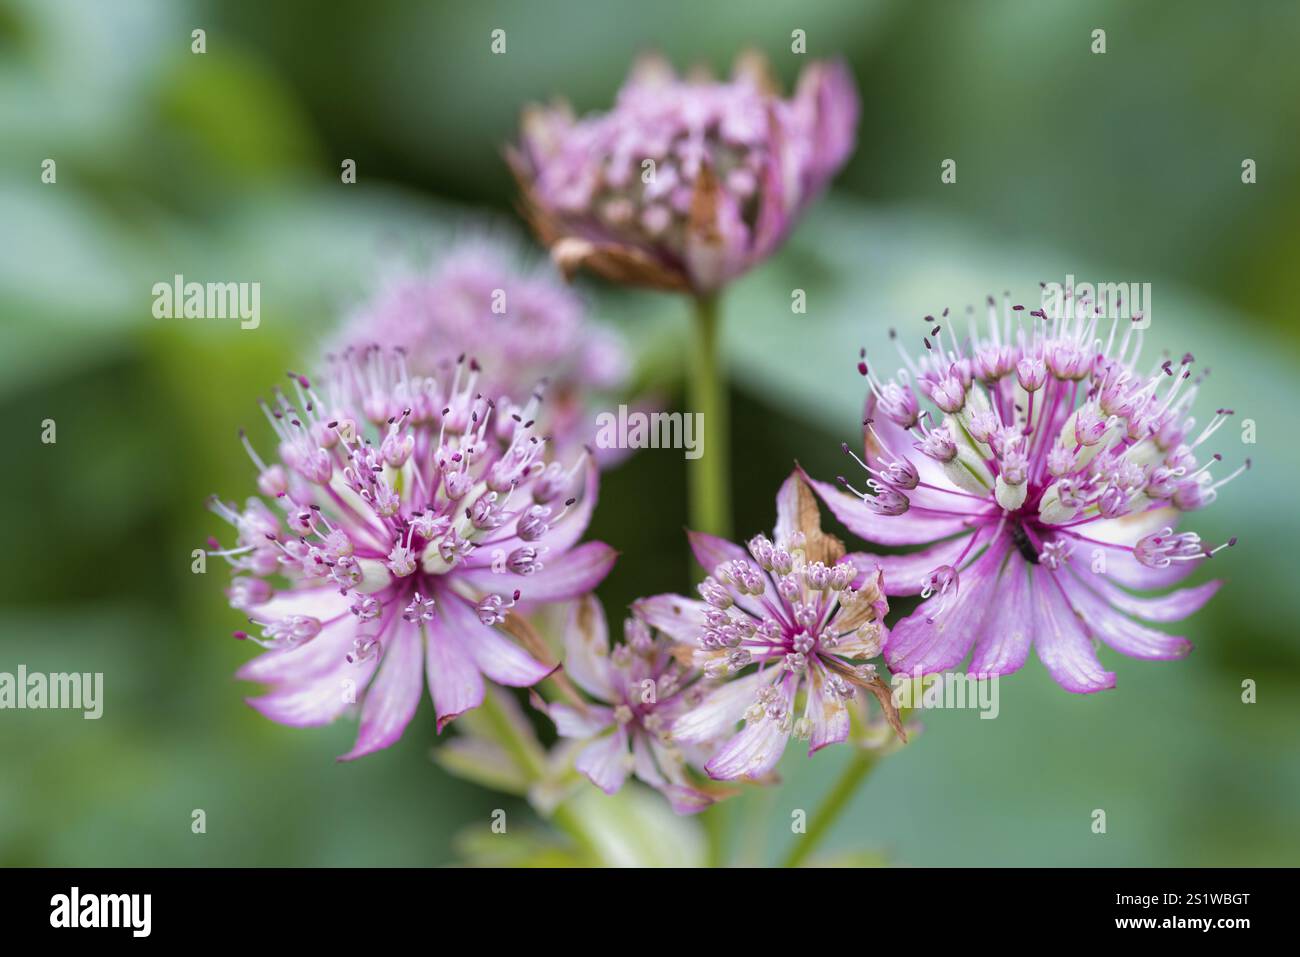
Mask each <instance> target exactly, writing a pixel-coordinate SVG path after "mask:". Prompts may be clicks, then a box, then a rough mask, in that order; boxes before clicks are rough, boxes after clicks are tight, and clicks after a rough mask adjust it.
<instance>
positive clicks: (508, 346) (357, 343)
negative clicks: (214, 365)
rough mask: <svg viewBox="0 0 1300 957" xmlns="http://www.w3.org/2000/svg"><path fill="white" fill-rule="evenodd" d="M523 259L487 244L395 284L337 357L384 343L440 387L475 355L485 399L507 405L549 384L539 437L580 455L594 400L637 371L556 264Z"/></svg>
mask: <svg viewBox="0 0 1300 957" xmlns="http://www.w3.org/2000/svg"><path fill="white" fill-rule="evenodd" d="M518 258H519V257H518V256H517V255H516V254H514V253H513V251H512V250H510V249H509V247H508V246H507V245H506V244H505V243H502V242H495V241H491V240H488V239H486V238H484V239H477V240H473V241H471V242H468V243H466V244H462V245H460V246H459V247H457V248H456V249H454V250H453V251H451V252H449V253H448V254H447V255H446V256H445V257H444V258H442V259H441V260H440V261H439V263H438V264H437V266H436V267H435V268H434V269H432V270H431V271H430V272H428V273H411V274H407V275H401V276H399V277H397V278H395V279H393V280H392V281H390V282H389V283H388V284H387V286H386V287H385V288H383V289H382V290H381V291H380V293H379V294H378V295H377V296H376V297H375V298H374V299H373V300H372V301H370V302H368V303H366V304H364V305H363V306H362V307H361V308H360V309H358V310H357V312H356V313H355V315H354V316H353V317H352V319H351V321H350V322H349V323H348V324H347V325H346V326H345V327H344V329H343V330H342V332H341V333H340V334H339V336H338V337H337V338H336V343H335V347H334V351H341V350H343V349H345V348H348V347H352V348H354V349H364V348H365V347H367V346H369V345H371V344H373V343H383V344H384V345H385V346H386V347H389V348H401V349H403V350H404V351H405V354H406V367H407V369H408V370H409V371H410V372H412V373H413V374H417V375H426V376H427V375H432V376H440V377H445V376H449V375H452V374H454V371H455V366H456V362H457V359H458V358H459V357H460V356H462V355H465V354H469V355H472V356H474V357H476V358H477V359H478V360H479V362H480V363H481V365H482V369H481V373H480V376H479V380H478V389H479V391H480V392H482V393H483V394H484V395H485V396H487V397H489V398H491V399H493V400H495V401H497V402H498V403H501V402H503V401H509V400H510V399H511V398H514V399H515V400H519V399H522V398H526V396H527V389H528V388H531V386H532V385H533V384H534V383H538V382H543V381H544V382H545V383H546V390H545V391H546V402H545V404H544V405H543V406H542V408H541V410H540V416H541V418H540V420H539V421H540V425H539V426H538V427H537V431H538V434H542V435H549V436H551V437H552V439H553V440H554V441H555V443H556V444H557V446H558V447H559V448H560V449H561V450H562V451H576V450H577V449H578V448H579V447H580V446H582V445H583V444H584V443H590V441H591V436H592V434H593V433H594V431H595V429H594V424H593V421H592V416H591V415H590V414H589V410H588V408H587V400H588V398H589V397H590V396H591V395H592V394H593V393H596V392H601V391H607V390H617V389H620V388H621V387H622V386H623V385H624V384H625V383H626V381H627V378H628V375H629V373H630V371H631V362H630V360H629V358H628V356H627V353H626V350H625V348H624V344H623V341H622V339H621V338H620V337H618V336H617V335H615V334H614V333H613V332H611V331H609V330H608V329H605V328H603V327H601V326H598V325H596V324H595V323H592V322H590V321H589V320H588V318H587V315H586V309H585V307H584V305H583V302H582V299H581V298H580V297H579V296H578V295H577V293H575V292H574V291H573V290H572V289H571V288H570V287H569V286H567V285H566V284H565V283H564V282H563V281H562V279H561V277H560V276H559V275H558V274H557V273H556V272H555V271H554V268H553V267H551V266H550V264H549V263H544V264H543V266H542V267H541V268H533V269H525V268H522V267H520V266H519V265H517V264H516V263H517V260H518ZM521 383H524V384H525V385H524V386H523V388H524V390H525V392H524V394H523V395H522V396H520V395H518V394H517V393H518V392H519V390H520V388H521V385H520V384H521Z"/></svg>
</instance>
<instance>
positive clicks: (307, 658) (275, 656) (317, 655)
mask: <svg viewBox="0 0 1300 957" xmlns="http://www.w3.org/2000/svg"><path fill="white" fill-rule="evenodd" d="M356 634H357V619H356V618H355V617H354V616H352V615H347V616H346V617H344V618H340V619H338V620H337V621H334V622H332V623H331V624H329V625H326V626H325V627H324V628H322V629H321V632H320V634H318V635H317V636H316V637H315V638H313V639H311V641H308V642H307V643H306V644H302V645H298V646H297V647H296V648H283V649H276V650H274V651H267V652H264V653H262V654H260V655H258V656H257V657H256V658H251V659H249V660H248V661H246V662H244V663H243V664H242V665H240V667H239V670H238V671H236V672H235V676H236V677H237V678H242V679H243V680H244V681H261V682H264V683H266V684H275V683H278V682H288V681H302V680H304V679H306V678H310V677H313V676H315V675H320V674H323V673H325V672H329V671H333V670H334V669H335V668H337V667H338V665H339V662H341V661H343V659H344V657H345V656H346V655H347V653H348V652H349V651H350V650H351V649H352V642H353V639H355V638H356Z"/></svg>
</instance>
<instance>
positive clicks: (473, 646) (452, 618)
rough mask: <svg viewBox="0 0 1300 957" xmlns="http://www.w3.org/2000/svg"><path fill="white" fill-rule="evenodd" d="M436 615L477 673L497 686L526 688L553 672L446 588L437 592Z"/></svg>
mask: <svg viewBox="0 0 1300 957" xmlns="http://www.w3.org/2000/svg"><path fill="white" fill-rule="evenodd" d="M438 596H439V601H438V609H437V615H438V616H439V617H441V618H442V620H443V621H444V622H446V627H447V630H448V631H449V632H451V633H452V634H454V635H455V636H456V638H457V640H458V641H459V642H460V646H461V647H462V648H464V649H465V650H466V651H467V652H469V655H470V657H471V658H473V659H474V664H475V665H476V666H477V667H478V670H479V671H481V672H483V674H485V675H487V676H488V677H489V678H491V679H492V680H493V681H495V682H496V683H497V684H499V685H509V686H510V687H514V688H522V687H527V686H529V685H534V684H536V683H537V682H539V681H541V680H542V679H543V678H545V677H546V676H547V675H549V674H550V673H551V672H553V671H554V670H555V668H554V667H553V666H551V665H544V664H542V663H541V662H540V661H538V660H537V659H536V658H534V657H532V656H531V655H530V654H528V652H526V651H524V650H523V649H522V648H520V647H519V646H518V645H516V644H515V643H514V642H513V641H511V640H510V639H509V638H507V637H506V636H505V635H503V634H501V632H499V631H497V630H496V629H495V628H493V627H491V626H489V625H485V624H483V622H481V621H479V619H478V614H477V612H475V611H474V609H473V608H471V607H470V606H469V603H468V602H467V601H465V599H463V598H461V597H460V596H459V595H457V594H455V593H454V592H452V591H451V590H450V589H449V588H443V589H441V590H440V591H439V593H438Z"/></svg>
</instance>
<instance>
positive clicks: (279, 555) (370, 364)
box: [210, 347, 614, 758]
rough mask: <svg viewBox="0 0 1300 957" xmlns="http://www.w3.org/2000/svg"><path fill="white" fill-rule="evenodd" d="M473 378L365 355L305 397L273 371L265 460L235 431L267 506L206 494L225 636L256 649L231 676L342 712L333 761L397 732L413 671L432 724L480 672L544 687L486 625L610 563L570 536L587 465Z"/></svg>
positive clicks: (308, 708)
mask: <svg viewBox="0 0 1300 957" xmlns="http://www.w3.org/2000/svg"><path fill="white" fill-rule="evenodd" d="M478 378H479V373H478V368H477V363H474V362H472V361H471V362H465V361H462V362H460V363H458V364H456V365H455V366H454V375H452V376H451V377H450V378H449V379H445V380H435V379H433V378H428V377H417V376H411V375H408V373H407V371H406V368H405V365H404V361H403V358H402V355H401V353H400V352H393V351H389V350H385V349H380V348H379V347H371V348H368V349H364V350H348V351H345V352H344V353H343V354H342V355H339V356H336V357H335V358H334V359H333V360H332V361H331V363H330V367H329V370H328V373H327V374H326V375H325V377H324V379H323V381H322V383H321V387H320V388H319V389H317V388H316V387H315V386H313V384H312V383H311V382H310V381H309V380H308V379H307V377H305V376H300V375H296V374H292V373H291V374H290V379H291V380H292V397H291V396H290V395H288V394H285V393H284V392H282V391H278V390H277V392H276V394H275V397H274V399H273V400H272V401H271V402H268V403H264V404H263V406H262V408H263V411H264V412H265V413H266V417H267V419H268V420H269V422H270V424H271V427H272V429H274V431H275V434H276V438H277V440H278V448H277V456H276V457H268V458H266V459H264V458H263V457H261V456H260V455H259V454H258V453H257V452H256V450H255V449H254V447H253V445H252V443H251V442H249V440H248V439H247V438H246V437H245V438H244V446H245V448H246V449H247V451H248V454H249V456H250V458H251V459H252V460H253V463H254V465H255V466H256V467H257V470H258V479H257V485H258V490H259V492H260V493H261V494H262V496H264V497H265V498H266V499H270V500H271V502H272V504H271V505H267V504H266V502H265V501H263V499H262V498H258V497H252V498H249V499H248V501H247V504H246V505H245V506H244V507H243V508H240V507H239V506H238V505H236V504H234V503H226V502H223V501H221V500H219V499H216V498H215V497H214V498H213V499H212V500H211V503H210V504H211V508H212V510H213V511H214V512H216V513H217V514H218V515H220V516H221V517H222V518H224V519H226V520H227V521H229V522H230V523H231V524H232V525H234V527H235V529H236V530H237V532H238V536H237V539H236V542H235V544H234V545H233V546H232V547H230V548H228V549H224V550H219V551H214V552H213V553H212V554H214V555H221V556H224V557H225V559H226V560H227V561H228V562H229V563H230V565H231V567H232V570H233V572H234V575H235V578H234V581H233V582H232V585H231V588H230V591H229V592H228V594H229V596H230V601H231V604H232V605H233V606H234V607H236V608H238V609H240V610H241V611H243V612H244V613H246V614H247V615H248V618H249V620H250V621H251V622H252V624H253V626H254V629H253V631H252V633H246V632H242V631H241V632H238V633H237V634H236V636H237V637H240V638H245V639H248V640H251V641H254V642H256V643H257V644H260V645H262V646H263V647H265V648H267V649H268V650H267V652H266V654H263V655H261V656H259V657H257V658H255V659H253V660H252V661H250V662H248V663H247V664H246V665H244V666H243V668H241V669H240V671H239V676H240V677H241V678H246V679H248V680H251V681H260V682H263V683H265V684H268V685H270V686H271V689H270V690H269V691H268V692H267V693H266V694H263V695H261V696H259V697H256V698H252V699H250V701H249V703H250V704H252V705H253V706H254V707H255V708H257V709H258V710H259V711H261V712H262V713H263V714H265V715H266V716H267V717H269V718H271V719H273V720H275V721H279V722H281V723H284V724H292V725H303V726H306V725H317V724H324V723H327V722H329V721H331V720H333V719H334V718H336V717H337V716H338V715H339V714H341V713H342V712H343V711H344V709H346V708H347V707H348V705H349V704H352V703H355V702H361V730H360V734H359V735H358V738H357V742H356V746H355V747H354V748H353V749H352V750H351V751H350V752H349V753H348V754H347V755H345V756H344V757H345V758H355V757H359V756H361V755H363V754H368V753H369V752H371V751H375V750H378V749H380V748H384V747H387V746H388V745H390V744H392V743H393V742H394V741H396V740H397V738H398V737H400V736H401V733H402V731H403V729H404V728H405V727H406V725H407V723H408V722H409V721H410V720H411V717H412V715H413V714H414V713H415V708H416V705H417V703H418V701H419V697H420V687H421V685H422V683H423V680H424V679H423V675H424V674H425V673H427V676H428V685H429V691H430V693H431V694H432V696H433V703H434V707H435V709H436V711H437V714H438V726H439V729H441V728H442V726H443V725H445V724H446V723H447V722H448V721H450V720H451V719H453V718H455V717H456V716H457V715H459V714H461V713H462V712H464V711H466V710H468V709H470V708H474V707H477V706H478V705H479V704H481V703H482V700H483V692H484V688H483V677H484V676H486V677H488V678H490V679H491V680H493V681H495V682H497V683H499V684H503V685H513V686H523V685H531V684H533V683H535V682H536V681H538V680H540V679H541V678H543V677H545V676H546V675H547V674H549V673H550V672H551V670H552V668H551V666H548V665H546V664H543V663H541V662H539V661H537V660H535V659H534V658H533V657H532V656H531V655H529V654H528V653H526V652H525V651H523V650H521V649H520V648H519V647H518V646H517V645H515V644H514V643H513V642H511V641H510V640H509V639H508V638H507V637H506V635H505V634H504V633H503V632H502V631H501V630H499V629H498V627H497V626H498V625H500V624H502V623H503V622H504V621H505V619H506V616H507V615H508V614H509V613H510V609H511V608H512V607H513V606H515V605H516V604H519V603H525V604H535V603H539V602H551V601H560V600H567V599H570V598H573V597H575V596H578V595H582V594H585V593H586V592H587V591H588V590H590V589H591V588H592V587H594V586H595V584H596V583H597V582H599V581H600V580H601V579H602V578H603V577H604V576H605V575H606V573H608V571H609V569H610V567H611V565H612V563H613V560H614V554H613V552H612V550H611V549H610V548H609V547H608V546H606V545H603V544H601V543H599V542H590V543H586V544H583V545H578V544H577V542H578V539H579V538H581V536H582V533H583V531H584V530H585V529H586V526H587V523H588V521H589V519H590V516H591V512H592V509H593V507H594V506H595V501H596V488H597V472H596V468H595V466H594V465H593V464H592V462H591V461H590V458H589V457H587V456H581V457H579V458H578V460H577V461H575V462H573V463H569V464H563V465H562V464H560V463H556V462H548V461H547V459H548V453H547V444H546V442H544V441H543V440H542V439H541V438H540V437H538V436H537V435H536V434H535V430H534V428H533V416H534V414H535V412H536V407H537V404H538V402H539V398H538V397H534V398H533V399H532V400H530V402H529V403H528V405H527V406H525V407H524V408H522V409H520V410H518V411H515V412H509V411H505V410H502V409H501V408H500V407H499V406H496V405H495V404H494V403H493V402H492V401H491V400H488V399H485V398H484V397H483V395H482V394H481V393H480V392H479V390H478V387H477V382H478ZM578 486H582V487H581V488H580V489H579V488H578ZM273 579H278V580H279V581H282V582H283V583H284V584H285V585H286V586H287V587H284V588H282V589H280V588H279V587H278V582H277V583H276V584H273V583H272V580H273Z"/></svg>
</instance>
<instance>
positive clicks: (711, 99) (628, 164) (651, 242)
mask: <svg viewBox="0 0 1300 957" xmlns="http://www.w3.org/2000/svg"><path fill="white" fill-rule="evenodd" d="M857 117H858V100H857V94H856V92H855V90H854V88H853V81H852V78H851V77H850V75H849V72H848V70H847V68H846V67H844V66H843V65H842V64H840V63H813V64H811V65H809V66H808V67H807V68H806V69H805V70H804V72H803V74H802V75H801V76H800V78H799V83H798V87H797V89H796V90H795V93H794V95H793V96H792V97H790V98H789V99H782V98H781V97H780V96H779V95H778V94H777V93H776V92H775V85H774V83H773V82H772V81H771V80H770V79H769V77H768V74H767V70H766V66H765V64H763V63H762V61H761V59H760V58H759V57H758V56H757V55H756V54H749V55H746V56H743V57H741V58H740V59H739V60H738V61H737V65H736V69H735V71H734V75H733V77H732V78H731V79H730V80H728V81H717V80H712V79H708V78H694V77H690V78H681V77H678V76H677V75H676V74H675V73H674V72H673V70H672V68H671V67H670V66H669V65H668V64H667V63H666V62H665V61H663V60H662V59H659V58H658V57H649V58H645V59H643V60H641V61H640V62H639V63H638V64H637V66H636V67H635V68H634V69H633V71H632V74H631V75H630V76H629V78H628V80H627V82H626V83H625V84H624V86H623V88H622V89H621V90H620V91H619V94H618V99H617V101H616V102H615V104H614V108H613V109H611V110H610V111H609V112H607V113H600V114H594V115H591V116H587V117H583V118H581V119H576V118H575V117H574V116H573V113H572V111H571V110H570V109H569V108H568V107H567V105H563V104H562V105H557V106H550V107H532V108H530V109H529V110H528V111H526V112H525V114H524V119H523V132H522V136H521V139H520V143H519V145H518V147H517V148H514V149H511V150H510V151H509V153H508V158H509V160H510V164H511V167H512V168H513V169H514V172H515V175H516V176H517V178H518V179H519V181H520V184H521V186H522V188H523V191H524V212H525V214H526V215H527V216H528V218H529V220H530V221H531V222H532V225H533V227H534V229H535V230H536V231H537V233H538V236H539V237H540V238H541V240H542V241H543V242H544V243H546V244H547V245H548V246H550V247H551V252H552V255H553V256H554V257H555V259H556V261H557V262H559V263H560V265H561V266H562V267H563V268H564V269H565V270H566V271H573V270H575V269H576V268H578V267H579V266H586V267H588V268H590V269H593V270H594V271H596V272H598V273H600V274H601V275H603V276H605V277H607V278H609V279H613V280H615V281H618V282H628V283H634V284H638V285H647V286H655V287H659V288H663V289H678V290H687V291H690V292H693V293H696V294H702V293H708V292H712V291H714V290H716V289H718V288H719V287H720V286H722V285H724V284H725V283H726V282H728V281H729V280H731V279H734V278H735V277H736V276H739V275H740V274H741V273H743V272H745V271H746V270H747V269H749V268H750V267H751V266H753V265H754V264H755V263H757V262H759V261H761V260H762V259H764V258H765V257H767V256H769V255H771V254H772V252H773V251H775V250H776V249H777V247H779V246H780V245H781V243H782V242H783V241H784V240H785V237H786V235H787V234H788V233H789V232H790V229H791V227H792V226H793V224H794V221H795V219H796V218H797V217H798V216H799V214H800V213H801V212H802V211H803V209H804V208H805V207H806V206H807V205H808V203H809V201H810V200H811V199H812V198H813V197H814V196H815V195H816V194H817V193H818V192H819V191H820V190H821V189H822V187H824V186H825V185H826V183H827V182H828V181H829V180H830V178H831V176H832V175H833V174H834V173H835V172H836V170H838V169H839V167H840V166H841V165H843V163H844V161H845V160H846V159H847V158H848V156H849V154H850V152H851V151H852V149H853V142H854V136H855V129H856V126H857Z"/></svg>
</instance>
